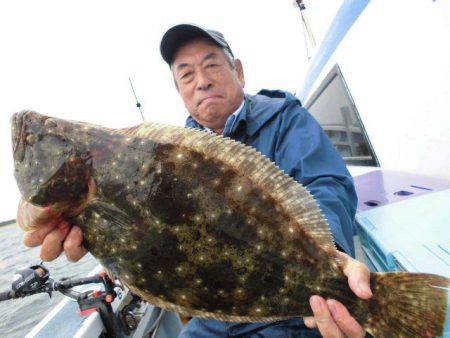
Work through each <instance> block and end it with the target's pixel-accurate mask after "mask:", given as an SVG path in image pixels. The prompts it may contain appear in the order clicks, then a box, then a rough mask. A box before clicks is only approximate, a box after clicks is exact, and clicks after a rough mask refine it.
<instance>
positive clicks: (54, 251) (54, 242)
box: [41, 226, 70, 262]
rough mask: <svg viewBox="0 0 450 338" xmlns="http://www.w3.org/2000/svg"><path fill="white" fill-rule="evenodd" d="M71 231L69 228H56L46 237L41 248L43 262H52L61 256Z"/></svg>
mask: <svg viewBox="0 0 450 338" xmlns="http://www.w3.org/2000/svg"><path fill="white" fill-rule="evenodd" d="M69 230H70V227H69V226H65V227H56V228H54V229H53V230H51V231H50V232H49V233H48V234H47V235H46V236H45V238H44V241H43V243H42V248H41V259H42V260H43V261H46V262H48V261H52V260H54V259H55V258H57V257H58V256H59V255H60V254H61V252H62V250H63V242H64V238H65V237H66V236H67V233H68V232H69Z"/></svg>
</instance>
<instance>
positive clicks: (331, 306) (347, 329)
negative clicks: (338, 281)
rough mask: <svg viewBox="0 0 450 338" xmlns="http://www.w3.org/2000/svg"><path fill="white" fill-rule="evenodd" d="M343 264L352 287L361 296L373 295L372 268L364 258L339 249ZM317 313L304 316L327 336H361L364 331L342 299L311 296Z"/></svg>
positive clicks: (313, 308) (307, 322)
mask: <svg viewBox="0 0 450 338" xmlns="http://www.w3.org/2000/svg"><path fill="white" fill-rule="evenodd" d="M338 255H339V260H340V264H341V266H342V268H343V271H344V273H345V275H346V276H347V277H348V284H349V286H350V289H352V291H353V292H354V293H355V294H356V295H357V296H358V297H360V298H363V299H369V298H370V297H372V291H371V290H370V271H369V269H368V268H367V267H366V266H365V265H364V264H363V263H361V262H358V261H357V260H355V259H353V258H351V257H350V256H348V255H347V254H345V253H342V252H338ZM310 304H311V309H312V311H313V313H314V317H304V318H303V319H304V321H305V325H306V326H307V327H309V328H316V327H317V328H318V329H319V331H320V333H321V334H322V336H323V337H324V338H335V337H349V338H362V337H364V336H365V331H364V329H363V328H362V327H361V325H359V324H358V322H357V321H356V320H355V318H353V317H352V316H351V315H350V313H349V312H348V311H347V309H346V308H345V306H344V305H343V304H341V303H340V302H338V301H336V300H333V299H328V300H326V301H325V299H323V298H322V297H319V296H312V297H311V298H310Z"/></svg>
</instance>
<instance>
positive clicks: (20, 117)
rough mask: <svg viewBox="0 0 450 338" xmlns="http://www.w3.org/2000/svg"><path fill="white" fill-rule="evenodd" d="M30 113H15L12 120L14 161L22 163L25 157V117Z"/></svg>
mask: <svg viewBox="0 0 450 338" xmlns="http://www.w3.org/2000/svg"><path fill="white" fill-rule="evenodd" d="M27 113H28V111H21V112H19V113H15V114H14V115H13V116H12V118H11V137H12V147H13V156H14V160H15V161H17V162H22V161H23V159H24V157H25V124H24V117H25V115H26V114H27Z"/></svg>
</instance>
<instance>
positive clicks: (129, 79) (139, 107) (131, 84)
mask: <svg viewBox="0 0 450 338" xmlns="http://www.w3.org/2000/svg"><path fill="white" fill-rule="evenodd" d="M128 81H130V86H131V90H132V91H133V95H134V98H135V99H136V107H137V109H139V112H140V113H141V117H142V121H143V122H145V119H144V114H143V113H142V109H141V103H140V102H139V100H138V98H137V95H136V92H135V91H134V87H133V82H131V77H128Z"/></svg>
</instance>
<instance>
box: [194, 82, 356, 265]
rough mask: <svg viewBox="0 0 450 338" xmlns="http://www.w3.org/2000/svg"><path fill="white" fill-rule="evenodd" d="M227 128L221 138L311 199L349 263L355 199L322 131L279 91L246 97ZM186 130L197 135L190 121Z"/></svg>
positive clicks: (292, 99)
mask: <svg viewBox="0 0 450 338" xmlns="http://www.w3.org/2000/svg"><path fill="white" fill-rule="evenodd" d="M227 124H228V123H227ZM231 125H232V127H231V130H227V129H230V128H226V129H225V130H224V134H223V135H224V136H228V137H230V138H233V139H235V140H237V141H240V142H242V143H245V144H247V145H249V146H252V147H254V148H256V149H257V150H258V151H260V152H261V153H262V154H264V155H266V156H267V157H269V158H270V159H271V160H272V161H273V162H275V163H276V164H277V165H278V166H279V167H280V168H281V169H282V170H284V172H286V173H287V174H288V175H290V176H291V177H293V178H294V179H295V180H296V181H297V182H299V183H301V184H302V185H303V186H305V187H306V188H307V189H308V190H309V191H310V192H311V193H312V195H313V196H314V197H315V199H316V200H317V202H318V203H319V205H320V207H321V209H322V211H323V213H324V214H325V216H326V218H327V220H328V223H329V225H330V228H331V232H332V234H333V237H334V240H335V242H336V243H337V245H338V246H339V247H340V248H341V249H342V250H343V251H345V252H347V253H348V254H349V255H351V256H353V257H354V253H355V249H354V245H353V222H354V218H355V212H356V205H357V197H356V192H355V188H354V186H353V179H352V177H351V175H350V173H349V172H348V170H347V168H346V166H345V164H344V162H343V161H342V159H341V157H340V155H339V154H338V153H337V151H336V150H335V148H334V146H333V144H332V143H331V141H330V140H329V138H328V136H327V135H326V134H325V132H324V131H323V129H322V127H321V126H320V125H319V124H318V123H317V121H316V120H315V119H314V118H313V117H312V116H311V114H309V113H308V111H307V110H306V109H304V108H303V107H302V106H301V103H300V101H299V100H298V99H297V98H296V97H295V96H294V95H292V94H290V93H287V92H283V91H269V90H262V91H260V92H259V93H258V94H257V95H247V94H246V95H245V105H244V107H243V109H242V110H241V111H240V113H239V114H238V115H237V117H236V120H235V121H234V123H232V124H231ZM186 127H191V128H199V129H203V126H201V125H200V124H199V123H198V122H196V121H195V120H194V119H193V118H192V117H188V119H187V121H186Z"/></svg>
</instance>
